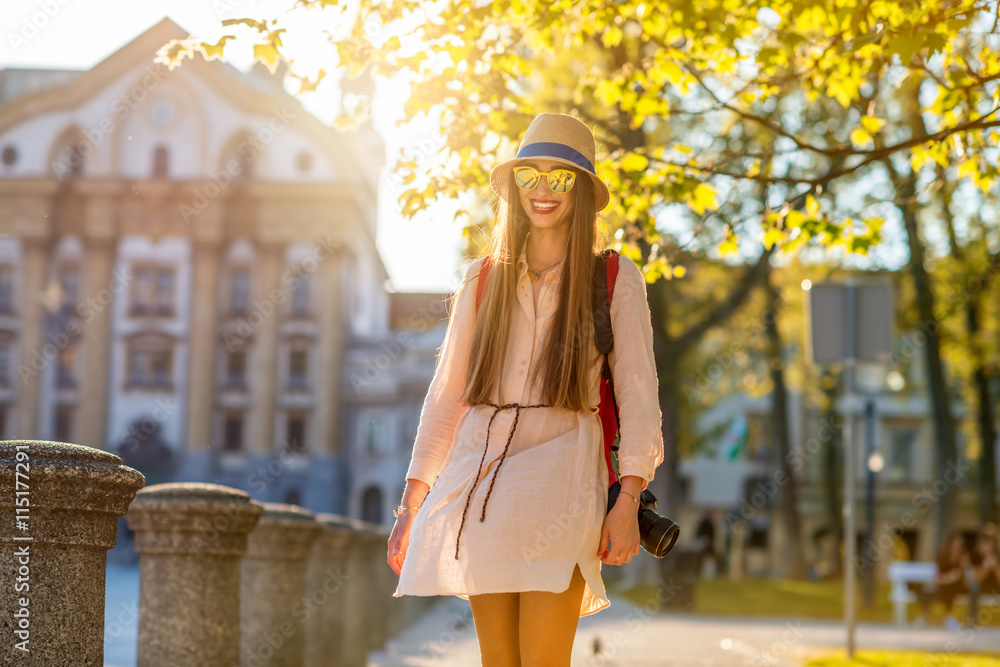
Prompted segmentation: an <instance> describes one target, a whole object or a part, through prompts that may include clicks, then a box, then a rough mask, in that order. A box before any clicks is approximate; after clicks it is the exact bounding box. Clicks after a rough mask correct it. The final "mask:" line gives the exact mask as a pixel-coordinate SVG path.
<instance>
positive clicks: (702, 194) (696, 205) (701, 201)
mask: <svg viewBox="0 0 1000 667" xmlns="http://www.w3.org/2000/svg"><path fill="white" fill-rule="evenodd" d="M688 206H690V207H691V209H692V210H693V211H694V212H695V213H697V214H698V215H704V214H705V211H706V210H707V209H714V208H715V207H716V206H717V204H716V202H715V188H713V187H712V186H711V185H709V184H708V183H699V184H698V185H697V186H696V187H695V189H694V192H692V193H691V198H690V199H689V200H688Z"/></svg>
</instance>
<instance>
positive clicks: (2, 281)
mask: <svg viewBox="0 0 1000 667" xmlns="http://www.w3.org/2000/svg"><path fill="white" fill-rule="evenodd" d="M13 311H14V269H13V267H11V266H9V265H7V266H3V267H0V313H11V312H13Z"/></svg>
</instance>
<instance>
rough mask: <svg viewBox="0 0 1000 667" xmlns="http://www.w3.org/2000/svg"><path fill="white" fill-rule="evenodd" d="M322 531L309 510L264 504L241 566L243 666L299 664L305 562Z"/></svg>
mask: <svg viewBox="0 0 1000 667" xmlns="http://www.w3.org/2000/svg"><path fill="white" fill-rule="evenodd" d="M321 531H322V526H321V525H320V524H319V523H318V522H317V521H316V517H315V515H314V514H313V513H312V512H310V511H309V510H305V509H302V508H301V507H299V506H297V505H286V504H279V503H264V513H263V514H262V515H261V517H260V521H259V522H258V523H257V527H256V528H255V529H254V531H253V532H252V533H250V538H249V541H248V544H247V554H246V556H245V557H244V558H243V562H242V565H241V568H240V603H241V606H240V651H241V653H242V656H243V660H242V663H241V664H242V665H243V667H263V666H265V665H266V666H268V667H278V666H280V667H301V665H302V655H303V649H304V647H305V627H304V620H305V619H306V609H307V607H306V599H307V598H308V597H309V593H310V591H307V590H306V585H305V584H306V561H307V560H308V558H309V553H310V551H311V549H312V544H313V542H314V541H315V540H316V539H317V538H318V537H319V534H320V532H321Z"/></svg>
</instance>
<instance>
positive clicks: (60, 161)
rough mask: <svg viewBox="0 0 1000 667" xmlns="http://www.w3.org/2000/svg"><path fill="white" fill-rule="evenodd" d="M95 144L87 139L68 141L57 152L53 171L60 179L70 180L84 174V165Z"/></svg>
mask: <svg viewBox="0 0 1000 667" xmlns="http://www.w3.org/2000/svg"><path fill="white" fill-rule="evenodd" d="M92 152H93V146H91V144H90V142H88V141H87V140H86V139H83V138H79V139H76V140H68V141H66V142H65V143H64V144H63V145H62V147H61V148H60V149H59V150H58V151H57V152H56V154H55V155H56V157H55V160H54V161H53V162H52V173H53V174H54V175H55V177H56V178H58V179H59V180H60V181H70V180H73V179H76V178H80V177H81V176H83V165H84V163H85V162H86V161H87V156H88V155H90V154H91V153H92Z"/></svg>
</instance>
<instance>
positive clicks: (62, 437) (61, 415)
mask: <svg viewBox="0 0 1000 667" xmlns="http://www.w3.org/2000/svg"><path fill="white" fill-rule="evenodd" d="M72 419H73V408H72V406H69V405H57V406H56V413H55V423H54V424H53V430H54V431H55V434H54V435H53V437H54V439H55V440H56V441H57V442H69V441H70V438H71V434H70V430H71V428H72V425H73V424H72Z"/></svg>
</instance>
